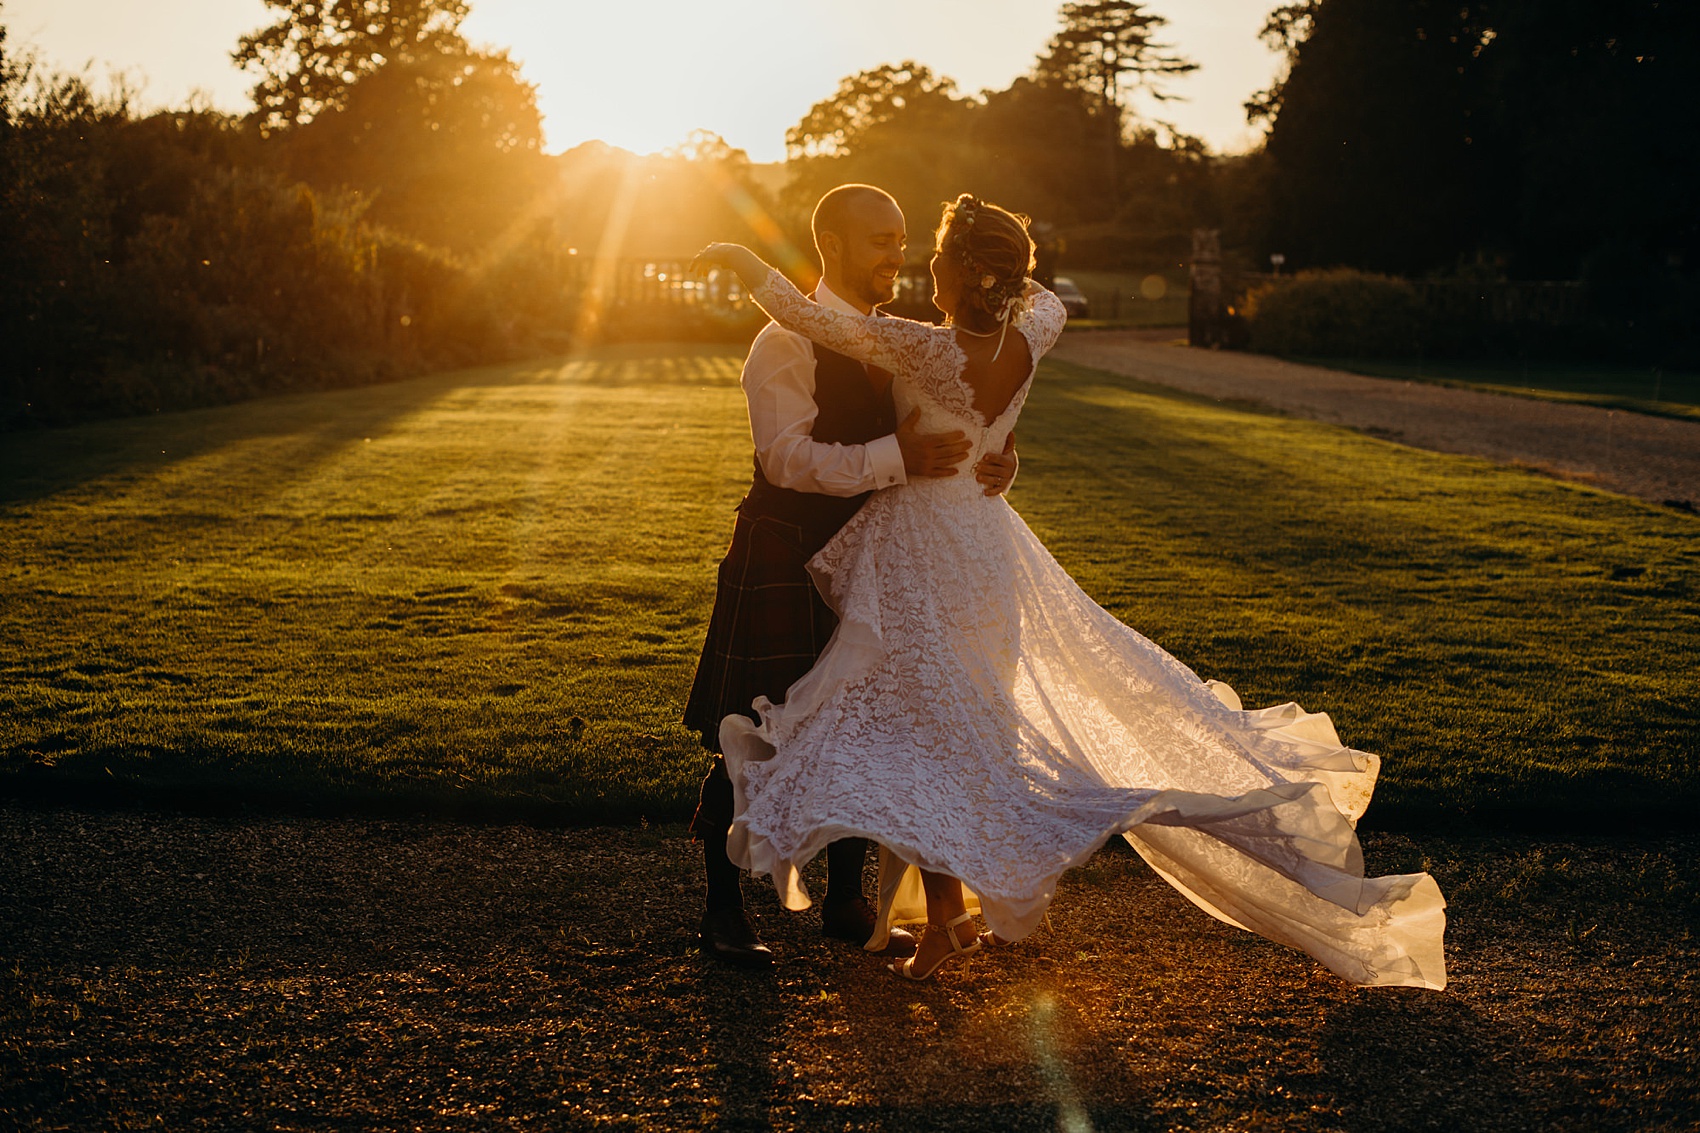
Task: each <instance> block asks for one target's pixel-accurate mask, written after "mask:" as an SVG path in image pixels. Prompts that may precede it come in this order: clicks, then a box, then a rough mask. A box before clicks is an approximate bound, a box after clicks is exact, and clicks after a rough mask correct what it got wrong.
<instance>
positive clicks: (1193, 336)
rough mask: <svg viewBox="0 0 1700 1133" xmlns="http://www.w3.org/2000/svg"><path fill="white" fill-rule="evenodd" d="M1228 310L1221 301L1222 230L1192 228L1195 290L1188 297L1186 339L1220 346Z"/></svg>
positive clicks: (1193, 343)
mask: <svg viewBox="0 0 1700 1133" xmlns="http://www.w3.org/2000/svg"><path fill="white" fill-rule="evenodd" d="M1225 315H1226V310H1225V308H1224V306H1223V303H1222V233H1221V231H1220V230H1219V229H1215V228H1194V229H1193V230H1192V294H1191V296H1190V297H1189V299H1188V301H1187V341H1188V342H1189V343H1190V344H1191V345H1193V346H1208V347H1211V348H1213V349H1214V348H1220V347H1221V345H1222V341H1223V337H1224V334H1223V332H1224V330H1225V329H1226V328H1225V327H1224V325H1223V320H1224V316H1225Z"/></svg>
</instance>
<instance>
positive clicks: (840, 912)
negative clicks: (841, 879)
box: [820, 894, 875, 948]
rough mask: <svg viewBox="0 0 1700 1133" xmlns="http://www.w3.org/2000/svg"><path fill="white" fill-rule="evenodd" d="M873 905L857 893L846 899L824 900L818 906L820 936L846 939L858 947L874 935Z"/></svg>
mask: <svg viewBox="0 0 1700 1133" xmlns="http://www.w3.org/2000/svg"><path fill="white" fill-rule="evenodd" d="M874 919H875V918H874V907H873V905H872V904H870V903H869V901H868V899H867V898H866V897H863V896H861V895H860V894H858V895H857V896H855V897H852V898H851V899H850V900H848V901H824V902H822V903H821V907H820V931H821V935H822V936H830V937H832V939H834V940H847V941H849V942H850V943H851V944H854V945H855V946H856V947H858V948H860V947H862V945H864V944H866V943H867V942H868V940H869V939H870V938H871V937H872V936H873V935H874Z"/></svg>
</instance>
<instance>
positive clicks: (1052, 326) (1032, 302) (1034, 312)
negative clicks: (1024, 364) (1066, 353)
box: [1019, 281, 1068, 362]
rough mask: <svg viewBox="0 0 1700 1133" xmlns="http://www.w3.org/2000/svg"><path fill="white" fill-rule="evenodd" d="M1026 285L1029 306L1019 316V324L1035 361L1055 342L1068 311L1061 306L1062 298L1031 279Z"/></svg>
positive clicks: (1065, 321) (1066, 320)
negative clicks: (1031, 349) (1027, 287)
mask: <svg viewBox="0 0 1700 1133" xmlns="http://www.w3.org/2000/svg"><path fill="white" fill-rule="evenodd" d="M1028 286H1029V290H1028V292H1027V297H1028V302H1029V306H1028V308H1027V310H1026V311H1025V312H1024V313H1023V314H1022V315H1021V316H1020V318H1021V322H1020V324H1019V326H1020V328H1021V333H1022V334H1023V335H1024V336H1025V337H1026V339H1027V342H1028V344H1029V345H1031V346H1032V348H1033V360H1034V361H1035V362H1037V361H1038V360H1039V358H1040V356H1042V355H1044V354H1046V353H1049V351H1050V349H1051V347H1053V346H1055V345H1056V344H1057V339H1058V338H1059V337H1061V335H1062V332H1063V326H1064V325H1065V324H1066V323H1067V322H1068V311H1067V309H1065V308H1064V307H1063V304H1062V300H1061V299H1058V298H1057V297H1056V296H1055V295H1053V294H1051V293H1050V292H1049V291H1047V290H1046V289H1045V288H1044V287H1042V286H1040V285H1039V284H1037V283H1032V282H1031V281H1029V284H1028Z"/></svg>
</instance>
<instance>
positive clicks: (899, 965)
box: [885, 913, 980, 982]
mask: <svg viewBox="0 0 1700 1133" xmlns="http://www.w3.org/2000/svg"><path fill="white" fill-rule="evenodd" d="M973 919H974V914H973V913H963V914H962V915H961V916H960V917H957V918H956V919H955V920H953V921H950V922H948V923H946V924H944V925H936V924H932V923H930V922H929V923H928V925H927V928H928V929H929V930H931V931H934V932H942V933H944V938H945V939H946V940H948V941H950V951H949V952H946V953H945V954H944V955H943V956H940V957H939V958H938V959H937V960H936V961H934V963H933V966H932V967H930V968H928V969H927V970H926V971H924V972H923V971H920V970H918V969H917V968H916V967H915V957H914V956H910V957H909V958H908V959H905V960H898V961H895V962H894V963H890V964H887V965H886V966H885V967H886V971H888V972H890V973H891V974H892V975H894V976H901V977H903V978H904V979H906V980H915V981H916V982H919V981H921V980H930V979H932V978H933V975H934V974H935V973H936V972H937V971H938V970H939V969H940V968H942V967H944V966H945V963H946V962H947V961H949V960H953V959H955V958H956V957H958V956H968V955H972V954H973V953H975V952H978V951H979V950H980V937H979V936H978V935H975V936H974V937H973V938H972V939H971V940H970V941H969V942H968V943H967V944H958V943H957V942H956V926H957V925H959V924H967V923H968V922H969V921H971V920H973ZM921 939H922V940H925V939H926V934H925V933H922V935H921ZM915 951H916V953H917V954H919V953H920V946H919V945H918V944H917V945H916V948H915Z"/></svg>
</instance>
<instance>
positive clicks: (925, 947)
mask: <svg viewBox="0 0 1700 1133" xmlns="http://www.w3.org/2000/svg"><path fill="white" fill-rule="evenodd" d="M921 888H922V889H923V890H925V892H926V894H927V931H926V932H924V933H922V934H921V939H920V940H919V941H918V942H917V943H916V946H915V967H916V968H918V969H919V970H921V971H923V972H924V971H927V970H928V969H930V968H931V967H932V966H933V965H934V964H935V963H937V962H938V961H939V960H940V959H942V958H943V957H944V956H945V955H947V954H948V953H950V951H951V947H950V941H949V940H948V939H946V935H945V934H946V932H947V931H948V930H947V929H946V928H945V927H944V926H945V925H947V924H949V923H950V922H951V921H953V920H955V919H956V918H957V917H960V916H961V915H962V914H964V913H965V912H967V911H968V908H967V906H966V905H965V904H964V903H963V899H962V882H960V881H958V880H956V878H954V877H952V876H950V875H949V874H948V873H929V872H928V871H927V870H922V871H921ZM955 931H956V943H957V946H958V947H961V946H964V945H966V944H968V943H969V942H970V941H972V940H973V939H974V935H975V930H974V926H973V925H972V924H960V925H957V926H956V930H955Z"/></svg>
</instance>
